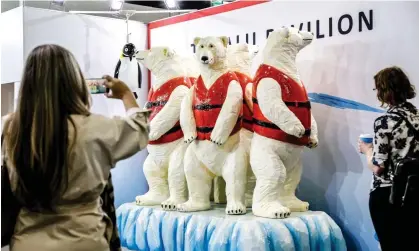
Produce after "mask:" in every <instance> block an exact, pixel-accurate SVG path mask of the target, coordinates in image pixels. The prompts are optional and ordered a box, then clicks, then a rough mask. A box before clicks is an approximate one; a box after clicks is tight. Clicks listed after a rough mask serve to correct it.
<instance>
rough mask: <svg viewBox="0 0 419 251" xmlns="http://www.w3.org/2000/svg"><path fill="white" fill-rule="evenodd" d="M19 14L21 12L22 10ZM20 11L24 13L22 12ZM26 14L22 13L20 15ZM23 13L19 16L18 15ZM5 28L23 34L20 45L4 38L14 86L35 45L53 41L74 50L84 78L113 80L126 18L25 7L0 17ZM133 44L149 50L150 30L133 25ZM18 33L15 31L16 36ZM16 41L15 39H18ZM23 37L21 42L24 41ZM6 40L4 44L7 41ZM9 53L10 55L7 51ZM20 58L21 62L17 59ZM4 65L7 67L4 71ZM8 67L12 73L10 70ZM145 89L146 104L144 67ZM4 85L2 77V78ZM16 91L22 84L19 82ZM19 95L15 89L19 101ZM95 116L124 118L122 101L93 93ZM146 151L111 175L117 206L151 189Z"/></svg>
mask: <svg viewBox="0 0 419 251" xmlns="http://www.w3.org/2000/svg"><path fill="white" fill-rule="evenodd" d="M19 11H20V12H19ZM19 13H20V14H19ZM22 13H23V15H22ZM19 15H20V16H19ZM1 17H2V19H1V23H2V27H3V24H7V25H4V27H6V28H7V29H8V30H10V31H9V32H8V33H10V34H11V35H15V33H17V31H19V30H20V31H21V33H22V34H23V35H21V37H20V39H21V41H17V40H18V38H14V40H12V38H8V39H6V40H3V37H7V36H3V34H8V33H3V29H2V33H1V35H0V36H1V37H2V50H3V54H2V57H1V59H2V62H1V63H2V77H3V74H4V73H7V75H5V76H6V77H7V79H13V81H11V82H19V81H20V77H21V71H22V69H23V66H24V60H26V58H27V56H28V55H29V53H30V52H31V50H32V49H34V48H35V47H36V46H39V45H42V44H47V43H53V44H58V45H61V46H63V47H65V48H67V49H68V50H70V51H71V52H72V53H73V54H74V55H75V57H76V59H77V61H78V63H79V64H80V67H81V69H82V71H83V74H84V75H85V77H86V78H98V77H102V76H103V75H104V74H108V75H111V76H113V74H114V70H115V66H116V64H117V62H118V59H119V56H120V55H121V52H122V47H123V46H124V45H125V43H126V23H125V20H121V19H113V18H104V17H96V16H87V15H77V14H71V13H66V12H58V11H52V10H47V9H36V8H30V7H24V8H23V10H22V8H18V9H13V10H10V11H8V12H5V13H2V15H1ZM129 31H130V33H131V36H130V42H131V43H133V44H135V46H136V47H137V49H139V50H142V49H145V48H146V46H147V44H146V43H147V26H146V25H145V24H143V23H140V22H135V21H130V22H129ZM13 32H14V33H13ZM15 37H17V36H15ZM22 39H23V40H22ZM3 41H5V42H3ZM5 52H6V53H5ZM16 56H17V58H19V59H20V60H17V59H16ZM3 66H8V68H7V69H6V70H3ZM9 68H10V69H9ZM142 70H143V71H142V83H143V84H142V89H141V91H140V93H138V94H139V97H140V100H141V101H142V103H145V102H146V99H147V93H148V88H147V87H148V79H147V78H148V75H147V71H146V70H145V68H142ZM2 83H3V78H2ZM14 86H15V90H18V89H19V86H20V84H19V83H15V85H14ZM17 94H18V92H17V91H15V95H16V96H15V99H16V98H17ZM92 99H93V107H92V112H94V113H99V114H102V115H106V116H114V115H119V116H124V114H125V109H124V107H123V104H122V102H121V101H119V100H109V99H106V98H105V97H104V96H103V95H93V98H92ZM146 155H147V151H142V152H140V153H138V154H137V155H135V156H133V157H132V158H129V159H127V160H125V161H121V162H120V163H118V166H117V168H116V169H114V170H113V171H112V173H113V180H114V186H115V200H116V204H117V205H120V204H121V203H123V202H128V201H134V199H135V196H136V195H138V194H143V193H145V192H146V191H147V189H148V187H147V183H146V180H145V178H144V174H143V172H142V164H143V162H144V159H145V157H146Z"/></svg>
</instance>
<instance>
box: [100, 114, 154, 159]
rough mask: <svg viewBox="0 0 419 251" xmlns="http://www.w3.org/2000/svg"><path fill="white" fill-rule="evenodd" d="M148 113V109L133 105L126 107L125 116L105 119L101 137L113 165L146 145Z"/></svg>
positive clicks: (148, 130)
mask: <svg viewBox="0 0 419 251" xmlns="http://www.w3.org/2000/svg"><path fill="white" fill-rule="evenodd" d="M149 115H150V112H149V111H144V110H142V109H140V108H139V107H133V108H130V109H128V111H127V117H125V118H121V117H115V118H112V119H109V121H107V123H106V127H107V129H106V131H107V133H106V135H103V137H102V139H103V141H104V142H105V143H106V146H107V148H108V152H109V155H110V156H111V161H112V165H113V166H114V165H115V164H116V162H118V161H120V160H123V159H126V158H129V157H131V156H132V155H134V154H136V153H137V152H139V151H141V150H143V149H144V148H145V147H146V146H147V144H148V135H149V132H150V129H149V125H148V117H149ZM104 124H105V123H104ZM104 124H103V125H104ZM99 126H101V125H99Z"/></svg>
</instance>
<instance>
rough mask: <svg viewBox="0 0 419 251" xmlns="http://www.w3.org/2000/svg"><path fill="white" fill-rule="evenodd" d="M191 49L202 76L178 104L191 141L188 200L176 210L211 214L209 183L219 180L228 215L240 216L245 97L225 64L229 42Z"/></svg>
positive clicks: (200, 43) (203, 41)
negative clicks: (242, 114)
mask: <svg viewBox="0 0 419 251" xmlns="http://www.w3.org/2000/svg"><path fill="white" fill-rule="evenodd" d="M194 44H195V46H196V48H197V49H196V53H195V54H196V57H197V60H198V61H199V62H200V71H201V75H200V77H199V78H198V80H197V82H196V83H195V85H194V86H193V87H192V88H191V89H190V92H189V94H188V96H187V97H186V98H185V99H184V101H183V102H182V109H181V115H180V123H181V126H182V129H183V131H184V134H185V140H186V141H189V142H190V141H193V142H192V143H191V144H190V145H189V147H188V149H187V151H186V154H185V175H186V180H187V184H188V190H189V200H188V201H187V202H186V203H183V204H180V205H178V210H179V211H202V210H208V209H210V192H211V183H212V180H213V178H214V177H216V176H222V177H223V178H224V180H225V181H226V195H227V207H226V213H227V214H244V213H246V207H245V199H244V193H245V186H246V175H247V173H246V165H245V159H246V156H245V152H244V149H243V148H242V147H241V145H240V144H239V142H240V135H239V131H240V129H241V123H240V122H241V121H240V117H241V113H242V112H241V109H242V102H243V92H242V88H241V86H240V84H239V82H238V79H237V77H236V75H235V74H234V73H233V72H229V71H228V68H227V65H226V50H227V44H228V38H227V37H206V38H195V40H194ZM195 139H196V140H195ZM194 140H195V141H194Z"/></svg>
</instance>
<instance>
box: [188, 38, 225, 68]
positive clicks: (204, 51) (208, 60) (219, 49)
mask: <svg viewBox="0 0 419 251" xmlns="http://www.w3.org/2000/svg"><path fill="white" fill-rule="evenodd" d="M194 44H195V48H196V50H195V51H196V52H195V56H196V59H197V60H198V62H200V64H201V65H205V66H208V67H209V68H212V67H213V66H215V65H219V64H224V62H225V58H226V53H227V45H228V37H224V36H223V37H204V38H200V37H196V38H195V39H194Z"/></svg>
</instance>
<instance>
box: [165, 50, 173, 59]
mask: <svg viewBox="0 0 419 251" xmlns="http://www.w3.org/2000/svg"><path fill="white" fill-rule="evenodd" d="M163 55H164V56H165V57H168V58H171V57H173V55H174V52H173V51H171V50H169V49H168V48H164V49H163Z"/></svg>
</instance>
